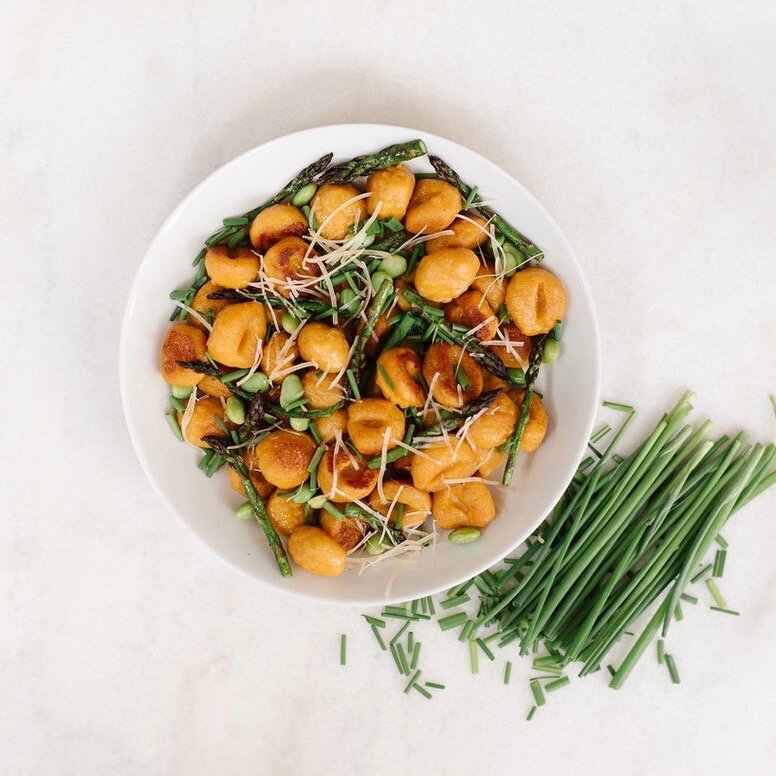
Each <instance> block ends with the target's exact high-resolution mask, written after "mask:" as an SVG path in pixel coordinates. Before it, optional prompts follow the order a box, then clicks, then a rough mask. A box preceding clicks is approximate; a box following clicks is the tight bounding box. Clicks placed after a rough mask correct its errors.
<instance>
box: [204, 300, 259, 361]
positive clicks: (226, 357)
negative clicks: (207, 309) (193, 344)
mask: <svg viewBox="0 0 776 776" xmlns="http://www.w3.org/2000/svg"><path fill="white" fill-rule="evenodd" d="M266 332H267V316H266V313H265V312H264V307H263V306H262V305H261V304H259V303H258V302H240V303H239V304H230V305H229V307H226V308H225V309H223V310H221V312H220V313H218V315H216V318H215V320H214V321H213V330H212V331H211V332H210V337H208V341H207V349H208V352H209V353H210V355H211V356H213V358H214V359H215V360H216V361H218V362H220V363H221V364H224V365H225V366H231V367H235V368H237V369H248V368H250V367H252V366H253V362H254V360H255V359H256V353H257V350H258V348H259V342H260V341H261V340H263V338H264V335H265V334H266Z"/></svg>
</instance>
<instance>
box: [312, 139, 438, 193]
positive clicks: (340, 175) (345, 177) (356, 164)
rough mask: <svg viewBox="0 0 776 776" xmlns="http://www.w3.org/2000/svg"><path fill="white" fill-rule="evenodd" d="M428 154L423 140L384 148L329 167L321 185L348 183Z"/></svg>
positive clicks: (322, 177) (322, 176) (323, 175)
mask: <svg viewBox="0 0 776 776" xmlns="http://www.w3.org/2000/svg"><path fill="white" fill-rule="evenodd" d="M425 153H426V144H425V143H424V142H423V141H422V140H410V141H409V142H408V143H397V144H396V145H392V146H388V147H387V148H383V149H382V150H381V151H378V152H377V153H374V154H365V155H363V156H356V157H355V158H354V159H351V160H350V161H349V162H341V163H340V164H335V165H333V166H332V167H329V169H328V170H326V172H324V173H323V174H322V175H321V178H320V180H321V183H347V182H348V181H352V180H353V179H354V178H360V177H362V176H364V175H369V173H371V172H374V171H375V170H382V169H384V168H386V167H393V166H394V165H397V164H400V163H401V162H407V161H409V160H410V159H415V158H416V157H418V156H423V154H425Z"/></svg>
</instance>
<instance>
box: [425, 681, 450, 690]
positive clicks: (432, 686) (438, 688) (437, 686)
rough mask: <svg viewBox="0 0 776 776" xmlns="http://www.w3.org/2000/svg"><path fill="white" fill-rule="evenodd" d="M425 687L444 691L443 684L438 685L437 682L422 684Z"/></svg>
mask: <svg viewBox="0 0 776 776" xmlns="http://www.w3.org/2000/svg"><path fill="white" fill-rule="evenodd" d="M424 684H425V685H426V687H431V688H433V689H434V690H444V689H445V686H444V685H443V684H439V682H424Z"/></svg>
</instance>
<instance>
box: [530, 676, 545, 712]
mask: <svg viewBox="0 0 776 776" xmlns="http://www.w3.org/2000/svg"><path fill="white" fill-rule="evenodd" d="M530 687H531V692H532V693H533V697H534V701H535V703H536V705H537V706H544V704H545V703H547V699H546V698H545V697H544V690H542V686H541V684H540V683H539V680H538V679H532V680H531V682H530Z"/></svg>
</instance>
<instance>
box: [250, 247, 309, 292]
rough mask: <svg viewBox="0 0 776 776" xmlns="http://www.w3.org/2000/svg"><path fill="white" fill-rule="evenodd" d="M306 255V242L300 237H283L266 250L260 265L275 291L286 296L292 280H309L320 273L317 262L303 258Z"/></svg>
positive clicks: (289, 290)
mask: <svg viewBox="0 0 776 776" xmlns="http://www.w3.org/2000/svg"><path fill="white" fill-rule="evenodd" d="M311 255H312V256H316V255H317V254H315V253H312V254H311ZM306 256H307V243H306V242H305V241H304V240H303V239H302V238H301V237H284V238H283V239H282V240H278V241H277V242H276V243H275V244H274V245H273V246H272V247H271V248H269V249H268V250H267V252H266V253H265V254H264V258H263V259H262V261H261V266H262V268H263V270H264V272H265V274H266V275H267V277H268V278H269V280H270V285H271V286H272V290H273V291H275V293H277V294H280V296H284V297H286V298H288V297H290V296H291V286H292V285H293V283H294V282H299V281H305V280H307V281H309V280H310V279H311V278H316V277H318V276H319V275H320V274H321V268H320V266H319V265H318V263H316V262H314V261H310V260H309V259H307V260H305V257H306Z"/></svg>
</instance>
